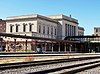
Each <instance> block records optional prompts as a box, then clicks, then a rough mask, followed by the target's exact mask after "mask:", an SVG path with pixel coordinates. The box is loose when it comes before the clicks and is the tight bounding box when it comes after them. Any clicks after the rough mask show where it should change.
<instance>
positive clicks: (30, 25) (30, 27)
mask: <svg viewBox="0 0 100 74" xmlns="http://www.w3.org/2000/svg"><path fill="white" fill-rule="evenodd" d="M32 26H33V24H32V23H29V31H32Z"/></svg>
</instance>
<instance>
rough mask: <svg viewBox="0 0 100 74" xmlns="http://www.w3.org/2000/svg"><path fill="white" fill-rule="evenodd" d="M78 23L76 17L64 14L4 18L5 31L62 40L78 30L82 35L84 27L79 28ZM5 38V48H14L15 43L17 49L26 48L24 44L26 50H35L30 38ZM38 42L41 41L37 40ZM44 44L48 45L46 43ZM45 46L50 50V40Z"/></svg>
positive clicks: (76, 33)
mask: <svg viewBox="0 0 100 74" xmlns="http://www.w3.org/2000/svg"><path fill="white" fill-rule="evenodd" d="M78 25H79V23H78V20H77V19H74V18H72V17H71V16H69V17H68V16H66V15H53V16H42V15H38V14H33V15H22V16H13V17H8V18H7V19H6V33H10V34H15V35H24V36H33V37H41V38H49V39H60V40H63V39H64V38H65V37H66V36H78V35H79V34H80V33H79V32H82V33H81V34H82V35H84V28H82V29H80V28H79V27H78ZM80 30H81V31H80ZM78 33H79V34H78ZM5 40H6V43H7V44H6V49H7V50H13V49H14V48H15V45H14V44H15V43H16V49H18V50H21V49H22V50H26V46H27V50H30V51H31V50H32V51H35V49H36V46H35V45H36V41H34V40H32V39H28V40H27V39H21V38H17V39H16V38H9V37H8V38H5ZM26 42H27V44H26ZM38 43H42V42H41V41H39V42H38ZM46 45H48V43H47V44H46ZM51 45H52V44H51ZM42 46H45V44H44V43H43V44H42ZM47 48H48V50H51V48H52V47H50V42H49V47H47ZM51 51H52V50H51Z"/></svg>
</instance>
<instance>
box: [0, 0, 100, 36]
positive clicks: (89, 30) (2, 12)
mask: <svg viewBox="0 0 100 74" xmlns="http://www.w3.org/2000/svg"><path fill="white" fill-rule="evenodd" d="M28 14H41V15H46V16H47V15H56V14H64V15H67V16H69V15H72V17H73V18H76V19H78V22H79V26H81V27H84V28H85V35H91V34H93V31H94V27H100V0H0V18H1V19H6V18H7V17H10V16H19V15H28Z"/></svg>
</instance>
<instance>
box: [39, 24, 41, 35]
mask: <svg viewBox="0 0 100 74" xmlns="http://www.w3.org/2000/svg"><path fill="white" fill-rule="evenodd" d="M39 33H41V26H40V25H39Z"/></svg>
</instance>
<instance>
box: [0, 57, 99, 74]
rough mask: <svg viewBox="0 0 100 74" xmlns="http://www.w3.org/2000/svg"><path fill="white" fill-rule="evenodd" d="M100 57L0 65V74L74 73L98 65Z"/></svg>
mask: <svg viewBox="0 0 100 74" xmlns="http://www.w3.org/2000/svg"><path fill="white" fill-rule="evenodd" d="M99 63H100V56H95V57H80V58H70V59H57V60H45V61H37V62H36V61H33V62H23V63H10V64H0V74H11V73H15V74H26V73H29V74H30V73H31V74H33V73H35V74H47V73H51V74H52V73H53V74H54V73H56V74H58V73H75V72H79V71H82V70H85V69H88V68H92V67H95V66H97V65H100V64H99Z"/></svg>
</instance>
